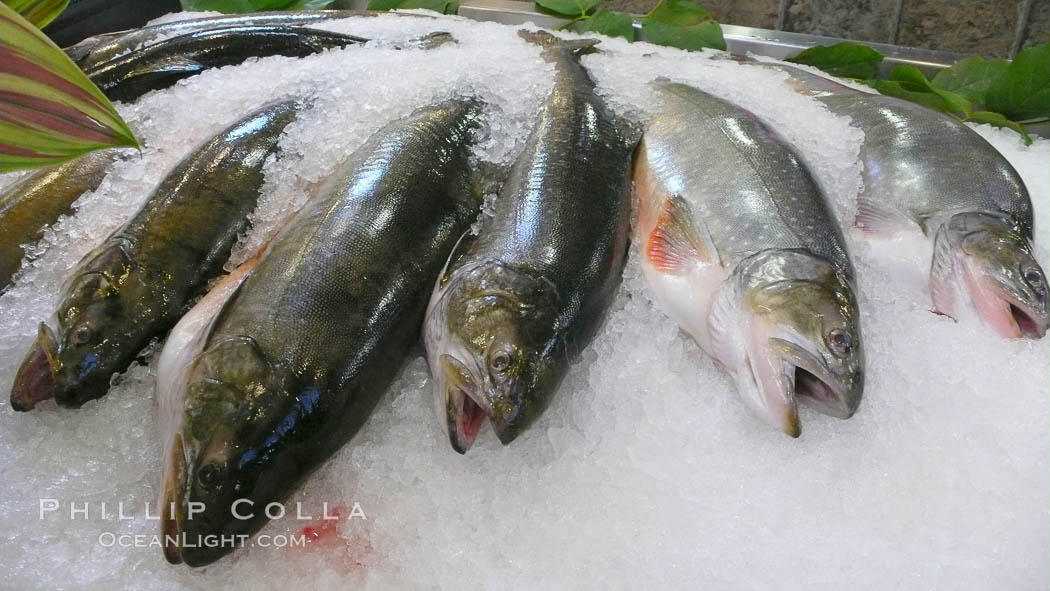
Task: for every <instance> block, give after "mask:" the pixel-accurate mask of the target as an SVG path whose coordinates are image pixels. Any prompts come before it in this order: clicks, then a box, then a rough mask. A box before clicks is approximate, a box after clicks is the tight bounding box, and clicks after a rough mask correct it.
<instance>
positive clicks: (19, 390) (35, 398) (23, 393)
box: [11, 322, 58, 412]
mask: <svg viewBox="0 0 1050 591" xmlns="http://www.w3.org/2000/svg"><path fill="white" fill-rule="evenodd" d="M57 353H58V344H57V340H56V339H55V333H54V331H52V330H51V328H50V327H49V326H48V325H47V324H44V323H43V322H41V323H40V329H39V332H38V333H37V338H36V341H35V342H34V343H33V346H32V347H30V348H29V352H28V353H27V354H26V357H25V359H24V360H23V361H22V365H21V366H20V367H19V368H18V373H17V374H15V383H14V385H13V386H12V387H11V408H13V409H15V410H17V411H22V412H24V411H28V410H32V409H33V407H35V406H36V405H37V403H38V402H41V401H43V400H47V399H49V398H54V397H55V391H56V388H57V386H56V379H55V371H56V366H57V364H58V362H57V360H56V355H57Z"/></svg>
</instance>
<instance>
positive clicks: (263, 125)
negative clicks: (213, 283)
mask: <svg viewBox="0 0 1050 591" xmlns="http://www.w3.org/2000/svg"><path fill="white" fill-rule="evenodd" d="M297 110H298V105H297V103H296V102H295V101H283V102H279V103H274V104H272V105H268V106H266V107H264V108H262V109H260V110H258V111H256V112H255V113H253V114H251V115H249V116H248V117H246V118H245V119H242V120H241V121H239V122H238V123H237V124H235V125H234V126H232V127H230V128H228V129H226V130H225V131H223V132H222V133H221V134H219V135H217V136H215V137H214V138H212V139H211V140H209V141H208V143H207V144H205V145H204V146H202V147H201V148H200V149H198V150H197V151H196V152H194V153H193V154H192V155H190V156H189V157H188V158H187V159H186V160H184V161H182V162H181V163H180V164H179V165H178V166H177V167H176V168H175V169H174V170H172V172H171V173H170V174H168V176H167V177H165V179H164V180H163V181H162V182H161V183H160V185H159V186H158V187H157V189H156V190H155V191H154V193H153V196H152V197H151V198H150V199H149V200H148V201H147V202H146V204H145V205H144V206H143V207H142V209H141V210H140V211H139V212H138V214H136V215H135V217H134V218H133V219H132V220H131V221H130V222H128V223H127V224H126V225H125V226H124V228H123V229H122V230H121V231H119V232H117V233H116V234H115V235H114V237H113V238H111V240H120V241H124V242H126V243H127V245H128V247H129V248H130V249H131V251H133V252H134V258H135V267H136V269H137V270H138V271H139V272H140V273H141V274H142V281H144V282H146V283H148V284H150V285H152V286H154V288H155V289H156V292H155V293H156V294H157V295H158V296H159V297H160V299H161V301H171V302H173V303H174V302H178V304H176V305H175V306H173V307H172V309H171V310H170V311H171V312H172V313H174V314H175V315H176V317H177V316H178V315H181V313H182V311H183V309H184V306H185V302H186V300H187V298H193V297H196V296H197V295H199V293H200V291H201V290H202V289H203V288H204V286H205V284H206V283H207V282H208V281H209V280H211V279H212V278H214V277H216V276H218V275H219V274H220V273H221V271H222V266H223V265H224V264H225V263H226V260H227V259H229V256H230V251H231V249H232V248H233V245H234V244H235V243H236V242H237V237H238V235H240V234H241V233H243V232H244V231H245V230H246V229H247V227H248V215H249V214H250V213H251V212H252V211H254V210H255V206H256V204H257V203H258V199H259V192H260V190H261V189H262V186H263V182H264V176H263V170H262V168H263V163H264V162H265V161H266V158H267V157H269V156H270V155H271V154H273V153H274V152H275V151H276V150H277V142H278V139H279V138H280V136H281V133H282V132H283V131H284V128H285V127H286V126H287V125H288V124H289V123H291V122H292V121H293V120H294V119H295V116H296V113H297ZM161 294H163V295H161ZM150 305H151V306H155V303H151V304H150Z"/></svg>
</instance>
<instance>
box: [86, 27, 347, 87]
mask: <svg viewBox="0 0 1050 591" xmlns="http://www.w3.org/2000/svg"><path fill="white" fill-rule="evenodd" d="M365 41H367V39H362V38H361V37H354V36H351V35H344V34H342V33H333V32H331V31H322V30H319V29H308V28H304V27H292V26H280V25H268V26H263V25H238V26H228V27H223V28H219V29H208V30H204V31H195V32H192V33H187V34H185V35H180V36H178V37H172V38H171V39H166V40H164V41H160V42H157V43H154V44H153V45H149V46H146V47H145V48H143V49H139V50H136V51H133V52H131V53H128V54H126V55H123V56H120V57H117V58H114V59H112V60H110V61H108V62H104V63H102V64H99V65H97V66H95V67H93V68H90V69H87V70H85V74H87V76H88V78H90V79H91V81H92V82H94V83H95V85H97V86H98V88H99V90H101V91H102V92H103V94H105V95H106V96H107V97H108V98H110V99H112V100H118V101H126V102H127V101H133V100H135V99H137V98H138V97H140V96H142V95H144V94H146V93H147V92H150V91H153V90H161V89H164V88H168V87H169V86H172V85H173V84H175V83H176V82H178V81H179V80H182V79H183V78H188V77H190V76H196V75H197V74H200V73H201V72H203V71H204V70H206V69H208V68H218V67H221V66H231V65H235V64H240V63H242V62H244V61H245V60H246V59H248V58H252V57H268V56H274V55H283V56H287V57H304V56H307V55H311V54H314V53H320V52H322V51H324V50H326V49H331V48H335V47H345V46H347V45H353V44H356V43H364V42H365Z"/></svg>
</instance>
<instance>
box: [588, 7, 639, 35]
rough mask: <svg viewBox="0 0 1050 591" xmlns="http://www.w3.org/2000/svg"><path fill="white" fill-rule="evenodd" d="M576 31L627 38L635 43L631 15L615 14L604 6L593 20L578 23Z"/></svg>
mask: <svg viewBox="0 0 1050 591" xmlns="http://www.w3.org/2000/svg"><path fill="white" fill-rule="evenodd" d="M576 31H577V32H580V33H582V32H585V31H593V32H595V33H601V34H602V35H608V36H610V37H625V38H626V39H627V40H628V41H634V22H633V21H632V20H631V15H629V14H625V13H623V12H613V11H611V10H609V9H607V8H605V7H604V6H602V7H601V8H599V9H598V10H597V12H595V13H594V14H593V15H591V18H588V19H586V20H583V21H580V22H579V23H577V24H576Z"/></svg>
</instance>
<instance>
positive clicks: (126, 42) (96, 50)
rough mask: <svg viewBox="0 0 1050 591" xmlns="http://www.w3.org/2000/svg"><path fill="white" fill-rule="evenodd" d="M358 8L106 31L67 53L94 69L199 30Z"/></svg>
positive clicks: (335, 15)
mask: <svg viewBox="0 0 1050 591" xmlns="http://www.w3.org/2000/svg"><path fill="white" fill-rule="evenodd" d="M366 14H367V13H363V12H361V11H355V10H304V11H298V12H257V13H254V14H227V15H221V16H210V17H206V18H194V19H185V20H179V21H173V22H168V23H162V24H159V25H151V26H148V27H141V28H138V29H133V30H130V31H122V32H119V33H105V34H102V35H96V36H94V37H89V38H87V39H85V40H84V41H81V42H80V43H77V44H76V45H74V46H72V47H69V48H66V49H65V52H66V55H68V56H69V57H70V59H72V60H73V63H75V64H77V65H78V66H80V68H81V69H83V70H91V69H92V68H95V67H97V66H99V65H101V64H103V63H105V62H108V61H110V60H112V59H114V58H117V57H120V56H122V55H124V54H126V53H129V52H131V51H134V50H136V49H140V48H141V47H142V46H144V45H149V44H152V43H154V42H157V41H159V40H163V39H165V38H169V37H173V36H178V35H185V34H187V33H193V32H196V31H206V30H208V29H219V28H225V27H239V26H260V25H279V26H302V25H310V24H314V23H319V22H324V21H328V20H336V19H344V18H350V17H353V16H364V15H366Z"/></svg>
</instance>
